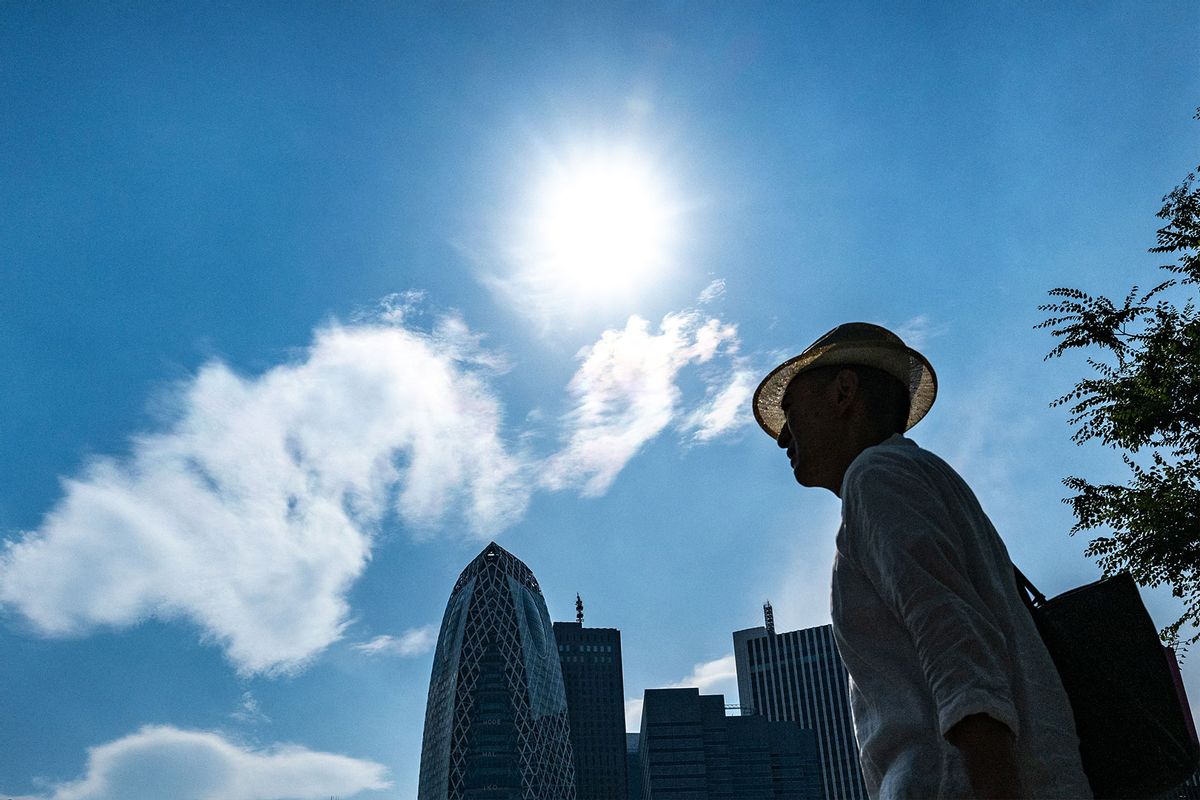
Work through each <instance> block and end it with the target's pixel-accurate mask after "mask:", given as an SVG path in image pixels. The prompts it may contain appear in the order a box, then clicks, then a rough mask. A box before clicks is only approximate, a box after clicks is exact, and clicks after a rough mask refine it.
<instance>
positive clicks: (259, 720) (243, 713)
mask: <svg viewBox="0 0 1200 800" xmlns="http://www.w3.org/2000/svg"><path fill="white" fill-rule="evenodd" d="M229 716H230V717H231V718H232V719H235V720H237V721H238V722H240V723H242V724H243V725H263V724H266V723H269V722H270V721H271V718H270V717H268V716H267V715H266V714H264V713H263V710H262V708H261V707H259V705H258V699H257V698H256V697H255V696H254V693H253V692H242V700H241V702H240V703H239V704H238V707H237V710H236V711H234V712H233V713H232V714H230V715H229Z"/></svg>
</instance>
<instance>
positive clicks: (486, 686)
mask: <svg viewBox="0 0 1200 800" xmlns="http://www.w3.org/2000/svg"><path fill="white" fill-rule="evenodd" d="M418 798H419V800H574V798H575V774H574V767H573V764H572V755H571V742H570V732H569V730H568V722H567V702H566V696H565V694H564V692H563V682H562V671H561V668H560V665H559V659H558V649H557V648H556V646H555V642H554V632H553V629H552V628H551V626H550V615H549V613H547V611H546V602H545V600H544V599H543V598H542V592H541V589H540V588H539V587H538V583H537V580H536V579H535V578H534V577H533V573H532V572H531V571H530V570H529V567H527V566H525V564H523V563H521V561H520V560H519V559H517V558H516V557H515V556H513V555H512V554H511V553H509V552H508V551H507V550H505V549H504V548H502V547H500V546H499V545H497V544H496V543H495V542H492V543H491V544H489V545H488V546H487V547H485V548H484V549H483V551H482V552H481V553H480V554H479V555H478V556H476V558H475V560H474V561H472V562H471V563H470V564H468V565H467V567H466V569H464V570H463V571H462V574H461V575H459V577H458V582H457V583H455V584H454V590H453V591H452V592H451V593H450V601H449V602H448V603H447V604H446V614H445V616H444V617H443V618H442V628H441V632H440V633H439V634H438V643H437V650H436V651H435V653H434V657H433V674H432V676H431V677H430V680H429V701H428V704H427V705H426V708H425V735H424V741H423V743H422V747H421V778H420V788H419V789H418Z"/></svg>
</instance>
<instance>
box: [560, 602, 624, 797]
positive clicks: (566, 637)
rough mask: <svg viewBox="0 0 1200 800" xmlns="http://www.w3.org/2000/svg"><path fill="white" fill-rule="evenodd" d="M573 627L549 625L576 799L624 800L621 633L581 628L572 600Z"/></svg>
mask: <svg viewBox="0 0 1200 800" xmlns="http://www.w3.org/2000/svg"><path fill="white" fill-rule="evenodd" d="M575 602H576V608H577V609H578V619H579V621H578V622H556V623H554V638H555V640H556V641H557V642H558V657H559V660H560V661H561V662H562V674H563V685H564V687H565V688H566V694H567V712H568V714H569V716H570V720H571V750H572V752H574V754H575V790H576V796H577V798H578V800H613V798H623V797H625V686H624V681H623V679H622V676H621V632H620V631H619V630H616V629H615V628H585V627H583V601H581V600H580V599H579V597H578V596H576V598H575Z"/></svg>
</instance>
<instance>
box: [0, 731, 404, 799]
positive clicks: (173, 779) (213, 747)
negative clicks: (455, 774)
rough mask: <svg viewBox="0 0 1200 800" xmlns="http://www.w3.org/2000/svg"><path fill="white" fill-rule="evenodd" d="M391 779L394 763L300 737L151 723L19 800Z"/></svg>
mask: <svg viewBox="0 0 1200 800" xmlns="http://www.w3.org/2000/svg"><path fill="white" fill-rule="evenodd" d="M389 786H391V782H390V781H388V780H387V770H386V768H385V767H384V766H383V765H381V764H376V763H374V762H372V761H363V760H360V759H355V758H350V757H348V756H342V755H336V754H333V753H320V752H314V751H312V750H308V749H306V748H303V747H299V746H297V745H277V746H275V747H272V748H270V749H266V750H251V749H247V748H244V747H240V746H238V745H236V744H234V743H232V742H229V741H227V740H226V739H224V738H223V737H222V736H220V735H219V734H216V733H210V732H206V731H187V730H180V729H178V728H173V727H169V726H149V727H145V728H142V729H141V730H140V731H138V732H137V733H134V734H131V735H129V736H126V737H124V738H121V739H117V740H116V741H113V742H108V743H107V744H103V745H100V746H99V747H93V748H90V749H89V750H88V758H87V765H86V772H85V774H84V776H83V777H82V778H80V779H79V780H76V781H71V782H69V783H62V784H58V785H55V786H53V787H52V788H51V789H50V791H49V793H47V794H42V795H38V796H36V797H28V798H19V799H18V800H165V798H188V800H308V799H309V798H312V800H325V798H327V797H330V796H331V795H337V796H340V797H346V798H349V797H352V796H354V795H357V794H359V793H361V792H364V791H373V790H375V791H377V790H380V789H386V788H388V787H389ZM5 796H6V797H8V796H10V795H5Z"/></svg>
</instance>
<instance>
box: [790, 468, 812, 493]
mask: <svg viewBox="0 0 1200 800" xmlns="http://www.w3.org/2000/svg"><path fill="white" fill-rule="evenodd" d="M792 477H793V478H795V479H796V483H798V484H800V485H801V486H803V487H805V488H806V489H811V488H813V487H814V486H816V484H815V483H813V480H812V477H811V476H809V475H805V474H804V473H803V472H802V471H801V469H800V467H798V466H797V467H793V468H792Z"/></svg>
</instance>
